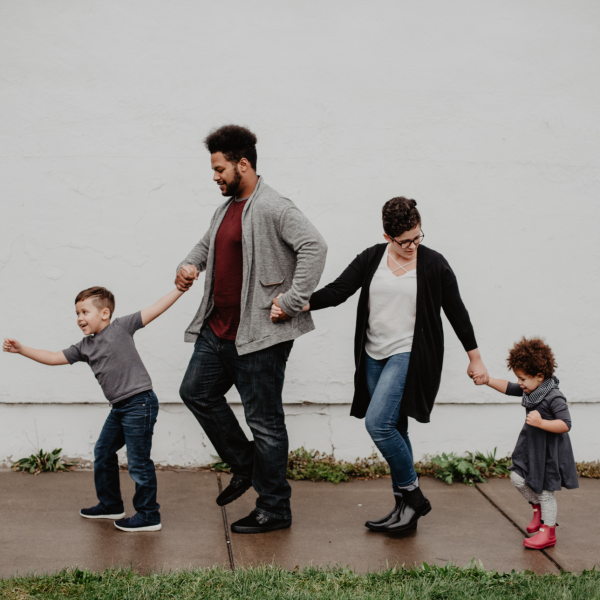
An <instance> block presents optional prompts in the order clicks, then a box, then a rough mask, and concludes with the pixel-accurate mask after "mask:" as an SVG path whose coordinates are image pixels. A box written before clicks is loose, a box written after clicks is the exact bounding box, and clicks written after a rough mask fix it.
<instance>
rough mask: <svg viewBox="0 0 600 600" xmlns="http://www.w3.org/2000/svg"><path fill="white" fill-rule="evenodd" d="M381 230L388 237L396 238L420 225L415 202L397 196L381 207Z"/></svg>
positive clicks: (419, 216)
mask: <svg viewBox="0 0 600 600" xmlns="http://www.w3.org/2000/svg"><path fill="white" fill-rule="evenodd" d="M382 214H383V230H384V231H385V232H386V233H387V234H388V235H389V236H390V237H397V236H399V235H400V234H401V233H404V232H405V231H410V230H411V229H414V228H415V227H416V226H417V225H420V224H421V215H420V214H419V211H418V210H417V202H416V200H410V199H408V198H405V197H404V196H398V197H397V198H392V199H391V200H388V201H387V202H386V203H385V204H384V205H383V210H382Z"/></svg>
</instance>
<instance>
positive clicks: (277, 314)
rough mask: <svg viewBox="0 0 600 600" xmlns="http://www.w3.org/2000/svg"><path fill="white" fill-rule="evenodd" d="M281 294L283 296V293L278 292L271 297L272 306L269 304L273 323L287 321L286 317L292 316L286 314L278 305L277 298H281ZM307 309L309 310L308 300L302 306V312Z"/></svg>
mask: <svg viewBox="0 0 600 600" xmlns="http://www.w3.org/2000/svg"><path fill="white" fill-rule="evenodd" d="M281 296H283V294H279V296H277V298H273V306H271V321H273V323H277V322H278V321H287V320H288V319H291V318H292V317H290V316H288V315H286V314H285V313H284V312H283V310H282V308H281V306H279V302H278V298H281ZM307 310H310V302H308V303H307V304H306V306H303V307H302V312H306V311H307Z"/></svg>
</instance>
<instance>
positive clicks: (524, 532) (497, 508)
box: [475, 485, 564, 573]
mask: <svg viewBox="0 0 600 600" xmlns="http://www.w3.org/2000/svg"><path fill="white" fill-rule="evenodd" d="M475 489H476V490H477V491H478V492H479V493H480V494H481V495H482V496H483V497H484V498H485V499H486V500H487V501H488V502H489V503H490V504H491V505H492V506H493V507H494V508H495V509H496V510H497V511H498V512H499V513H500V514H501V515H502V516H503V517H504V518H505V519H506V520H507V521H508V522H509V523H511V524H512V525H513V526H514V527H515V528H516V529H518V530H519V532H520V533H521V534H522V535H523V537H527V533H526V531H525V530H524V529H521V528H520V527H519V526H518V525H517V524H516V523H515V522H514V521H513V520H512V519H511V518H510V517H509V516H508V515H507V514H506V513H505V512H504V511H503V510H502V509H501V508H500V507H499V506H498V505H497V504H496V503H495V502H494V501H493V500H492V499H491V498H490V497H489V496H488V495H487V494H486V493H485V492H484V491H483V490H482V489H481V488H480V487H479V486H478V485H475ZM540 552H541V553H542V554H543V555H544V556H545V557H546V558H547V559H548V560H549V561H550V562H551V563H552V564H553V565H554V566H555V567H556V568H557V569H558V570H559V571H560V572H561V573H563V572H564V569H563V568H562V567H561V566H560V565H559V564H558V563H557V562H556V561H555V560H554V559H553V558H552V557H551V556H550V555H549V554H548V552H546V550H540Z"/></svg>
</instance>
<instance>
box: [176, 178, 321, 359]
mask: <svg viewBox="0 0 600 600" xmlns="http://www.w3.org/2000/svg"><path fill="white" fill-rule="evenodd" d="M232 201H233V200H232V199H231V198H230V199H229V200H228V201H227V202H225V203H224V204H223V205H221V206H220V207H219V208H218V209H217V210H216V212H215V214H214V215H213V218H212V221H211V223H210V227H209V229H208V231H207V232H206V234H205V235H204V237H203V238H202V239H201V240H200V241H199V242H198V243H197V244H196V246H195V247H194V248H193V250H192V251H191V252H190V253H189V254H188V256H187V257H186V259H185V260H184V261H183V262H182V263H181V264H180V265H179V267H178V269H179V268H180V267H181V266H182V265H194V266H195V267H196V268H197V269H198V270H199V271H204V270H206V280H205V283H204V297H203V298H202V303H201V304H200V308H199V309H198V312H197V313H196V316H195V317H194V320H193V321H192V322H191V324H190V326H189V327H188V328H187V329H186V332H185V341H186V342H195V341H196V339H197V338H198V335H199V333H200V330H201V329H202V325H203V324H204V322H205V321H206V319H207V317H208V316H209V315H210V313H211V311H212V309H213V307H214V304H213V293H212V291H213V282H214V265H215V238H216V236H217V231H219V227H220V225H221V222H222V221H223V217H224V216H225V213H226V212H227V209H228V207H229V204H230V203H231V202H232ZM242 249H243V256H244V262H243V284H242V298H241V315H240V317H241V318H240V326H239V329H238V333H237V337H236V340H235V345H236V347H237V351H238V354H240V355H242V354H248V353H250V352H256V351H257V350H262V349H263V348H268V347H269V346H273V345H274V344H279V343H280V342H287V341H289V340H294V339H296V338H297V337H300V336H301V335H303V334H304V333H308V332H309V331H312V330H313V329H314V328H315V326H314V324H313V321H312V317H311V316H310V312H302V307H303V306H304V305H305V304H306V303H307V302H308V300H309V298H310V296H311V294H312V293H313V291H314V290H315V288H316V287H317V284H318V283H319V279H320V278H321V274H322V272H323V268H324V267H325V257H326V255H327V244H325V240H324V239H323V238H322V237H321V234H320V233H319V232H318V231H317V230H316V228H315V227H314V226H313V224H312V223H311V222H310V221H309V220H308V219H307V218H306V217H305V216H304V215H303V214H302V212H301V211H300V210H299V209H298V208H297V207H296V206H295V205H294V203H293V202H292V201H291V200H288V199H287V198H284V197H283V196H281V194H279V193H278V192H276V191H275V190H274V189H272V188H270V187H269V186H268V185H267V184H266V183H265V182H264V181H263V179H262V177H260V178H259V180H258V183H257V185H256V188H255V189H254V192H253V193H252V195H251V196H250V198H249V199H248V201H247V202H246V206H244V211H243V212H242ZM281 293H283V296H282V297H281V298H280V299H279V305H280V306H281V308H282V309H283V311H284V312H285V313H286V314H288V315H289V316H290V317H295V318H293V319H290V320H288V321H283V322H279V323H273V322H272V321H271V319H270V316H269V315H270V311H271V304H272V299H273V298H275V297H276V296H277V295H279V294H281Z"/></svg>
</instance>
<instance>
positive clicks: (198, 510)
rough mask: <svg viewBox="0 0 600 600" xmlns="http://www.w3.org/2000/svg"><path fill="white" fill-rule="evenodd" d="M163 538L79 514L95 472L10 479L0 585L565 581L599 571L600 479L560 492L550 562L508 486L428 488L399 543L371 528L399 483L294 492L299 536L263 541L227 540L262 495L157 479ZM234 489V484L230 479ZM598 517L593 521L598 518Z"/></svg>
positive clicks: (310, 486) (175, 475)
mask: <svg viewBox="0 0 600 600" xmlns="http://www.w3.org/2000/svg"><path fill="white" fill-rule="evenodd" d="M157 476H158V482H159V501H160V503H161V505H162V508H161V513H162V518H163V530H162V531H160V532H157V533H125V532H121V531H118V530H117V529H116V528H115V527H114V525H113V523H112V522H111V521H102V520H88V519H83V518H81V517H80V516H79V509H80V508H82V507H87V506H92V505H93V504H95V503H96V500H95V494H94V483H93V473H91V472H86V471H79V472H73V473H66V474H42V475H39V476H36V477H34V476H31V475H26V474H20V473H10V472H0V509H1V511H2V512H1V523H2V524H1V525H0V576H2V577H8V576H10V575H15V574H21V575H23V574H26V573H38V574H41V573H51V572H55V571H58V570H60V569H62V568H65V567H75V566H79V567H80V568H88V569H91V570H101V569H104V568H105V567H107V566H119V565H124V566H132V567H133V568H135V569H137V570H139V571H142V572H149V571H159V570H169V569H180V568H189V567H209V566H212V565H223V566H226V567H228V568H235V567H240V566H244V565H253V564H259V563H274V564H280V565H282V566H284V567H286V568H290V569H292V568H294V567H296V566H299V567H302V566H304V565H307V564H313V565H342V566H345V565H349V566H350V567H352V568H353V569H356V571H358V572H366V571H369V570H371V571H372V570H378V569H381V568H386V567H388V566H389V567H392V566H394V565H396V564H398V565H401V564H406V565H411V564H416V565H419V564H421V563H422V562H423V561H425V562H428V563H436V564H439V565H443V564H446V563H447V562H448V561H452V562H453V563H455V564H457V565H460V566H464V565H466V564H467V563H468V562H469V561H470V560H471V559H473V558H475V559H476V560H477V561H481V562H482V563H483V566H484V567H485V568H486V569H496V570H498V571H504V572H506V571H511V570H512V569H516V570H522V569H530V570H532V571H536V572H539V573H557V572H559V568H563V569H566V570H571V571H581V570H583V569H589V568H591V567H592V566H593V565H594V564H598V563H600V544H598V543H597V541H596V540H597V539H598V536H600V525H599V524H598V521H597V519H596V518H595V515H597V514H598V513H599V511H598V509H599V508H600V480H580V484H581V488H580V489H579V490H573V491H564V492H561V493H559V494H558V503H559V518H558V520H559V523H560V524H561V527H559V529H558V531H557V535H558V540H559V542H558V545H557V547H556V548H554V549H550V550H549V551H545V552H539V551H532V550H526V549H525V548H523V545H522V540H523V534H522V533H521V532H520V531H519V528H521V529H524V527H525V526H526V524H527V522H528V520H529V518H530V514H529V508H528V506H527V504H526V503H525V502H524V500H522V499H521V498H520V496H519V495H518V493H517V492H516V491H515V490H514V489H513V487H512V485H511V484H510V482H509V481H508V480H506V479H503V480H501V479H496V480H491V481H489V482H488V483H487V484H484V485H480V486H478V488H474V487H467V486H465V485H462V484H454V485H452V486H448V485H446V484H444V483H441V482H439V481H436V480H433V479H429V478H424V479H423V480H422V486H423V490H424V491H425V493H426V494H427V496H428V497H429V499H430V500H431V503H432V506H433V510H432V512H431V513H430V514H429V515H427V516H426V517H424V518H423V519H422V520H421V521H420V522H419V528H418V532H416V533H413V534H409V535H407V536H405V537H394V536H391V535H386V534H377V533H373V532H370V531H368V530H367V529H366V528H365V527H364V522H365V521H366V520H367V519H369V518H375V517H380V516H382V515H384V514H385V513H387V512H389V510H390V509H391V507H392V504H393V498H392V494H391V490H390V482H389V480H388V479H382V480H377V481H353V482H351V483H341V484H338V485H335V484H331V483H312V482H304V481H300V482H291V485H292V489H293V495H292V509H293V512H294V523H293V526H292V527H291V528H290V529H288V530H284V531H275V532H271V533H267V534H261V535H236V534H232V533H230V531H227V532H226V529H225V526H224V519H226V520H227V521H228V522H229V524H231V523H232V522H233V521H235V520H236V519H238V518H241V517H243V516H245V515H247V514H248V513H249V512H250V511H251V510H252V508H253V506H254V499H255V497H256V495H255V493H254V492H253V491H250V492H248V493H246V494H245V495H244V496H243V497H242V498H240V499H239V500H237V501H236V502H234V503H233V504H230V505H229V506H227V508H226V511H222V510H221V509H220V508H219V507H218V506H217V505H216V503H215V498H216V496H217V494H218V491H219V482H218V476H217V475H216V474H215V473H206V472H197V473H194V472H185V471H181V472H173V471H160V472H158V473H157ZM220 477H221V480H222V481H221V482H222V485H223V487H224V486H225V485H227V482H228V480H229V476H228V475H221V476H220ZM121 480H122V490H123V497H124V498H125V499H126V501H125V507H126V511H127V514H128V515H131V514H133V512H134V511H133V508H132V506H131V497H132V495H133V483H132V482H131V479H130V478H129V476H128V474H127V473H122V478H121ZM591 515H593V517H592V518H590V516H591Z"/></svg>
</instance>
